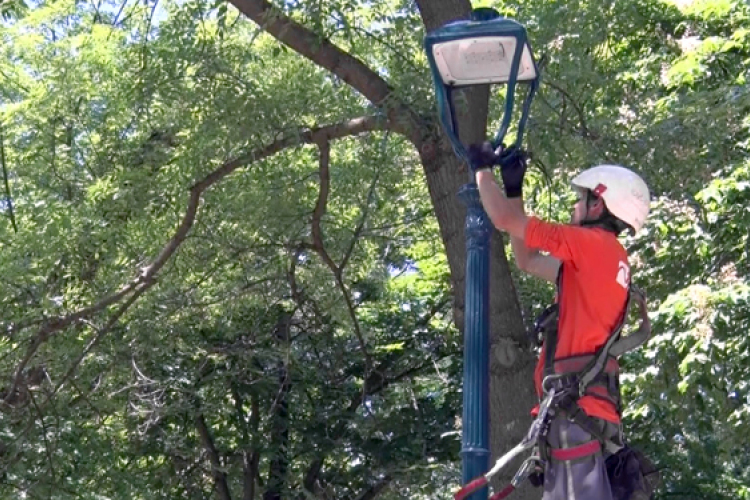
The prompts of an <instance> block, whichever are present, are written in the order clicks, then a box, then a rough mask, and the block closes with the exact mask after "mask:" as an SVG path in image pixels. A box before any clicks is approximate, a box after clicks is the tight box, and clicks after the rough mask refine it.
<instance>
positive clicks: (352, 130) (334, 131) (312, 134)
mask: <svg viewBox="0 0 750 500" xmlns="http://www.w3.org/2000/svg"><path fill="white" fill-rule="evenodd" d="M387 125H388V124H387V123H386V122H385V121H384V120H382V119H380V118H379V117H375V116H363V117H359V118H354V119H351V120H349V121H346V122H342V123H337V124H334V125H329V126H326V127H320V128H313V129H306V130H302V131H299V132H298V133H292V134H289V135H287V136H283V137H281V138H279V139H278V140H276V141H274V142H272V143H271V144H268V145H267V146H265V147H263V148H260V149H258V150H255V151H252V152H250V153H247V154H244V155H241V156H239V157H237V158H235V159H233V160H230V161H227V162H226V163H224V164H223V165H221V166H220V167H219V168H217V169H216V170H214V171H213V172H211V173H209V174H208V175H207V176H205V177H204V178H203V179H201V180H200V181H198V182H197V183H195V184H194V185H193V186H192V187H191V188H190V191H189V193H190V195H189V198H188V204H187V209H186V210H185V215H184V216H183V218H182V221H181V223H180V225H179V226H178V228H177V230H176V231H175V233H174V235H173V236H172V238H171V239H170V240H169V241H168V242H167V243H166V244H165V245H164V247H163V248H162V249H161V251H160V252H159V254H158V255H157V256H156V258H154V260H153V261H152V262H151V264H149V265H148V266H146V267H144V268H143V269H141V272H140V274H139V275H138V276H137V277H136V278H135V279H134V280H133V281H132V282H131V283H130V284H128V285H126V286H125V287H123V288H122V289H120V290H119V291H118V292H116V293H115V294H113V295H111V296H109V297H105V298H104V299H102V300H100V301H99V302H97V303H95V304H93V305H91V306H89V307H85V308H83V309H80V310H78V311H75V312H73V313H70V314H68V315H67V316H62V317H54V318H49V319H47V320H45V321H44V322H43V323H42V326H41V327H40V328H39V330H38V331H37V332H36V334H34V336H33V338H32V340H31V343H30V344H29V347H28V349H27V350H26V354H25V355H24V357H23V359H22V360H21V362H20V364H19V366H18V367H17V369H16V374H15V376H14V379H13V384H12V386H11V389H10V390H9V391H8V394H13V393H14V392H15V390H16V389H17V388H18V384H19V382H20V380H21V377H22V376H23V370H24V369H25V368H26V365H27V364H28V363H29V361H30V360H31V358H32V357H33V356H34V354H35V353H36V351H37V350H38V349H39V347H40V346H41V345H42V344H43V343H45V342H46V341H47V340H48V339H49V337H50V336H51V335H52V334H54V333H56V332H58V331H60V330H62V329H64V328H67V327H68V326H70V325H72V324H74V323H78V322H79V321H81V320H83V319H86V318H88V317H90V316H92V315H93V314H95V313H97V312H100V311H103V310H104V309H106V308H107V307H109V306H110V305H114V304H116V303H118V302H120V301H122V300H123V299H124V298H125V297H126V296H128V295H129V294H131V293H132V294H134V295H135V298H137V297H138V296H140V295H141V294H143V293H144V292H145V291H146V290H148V289H149V288H151V286H152V285H153V283H154V278H155V276H156V274H157V273H158V272H159V270H161V268H162V267H164V265H165V264H166V263H167V261H168V260H169V259H170V258H171V257H172V255H173V254H174V253H175V252H176V251H177V249H178V248H179V246H180V245H181V244H182V243H183V241H185V238H186V237H187V235H188V233H189V232H190V229H191V228H192V227H193V223H194V222H195V217H196V214H197V212H198V207H199V204H200V201H201V197H202V195H203V192H204V191H206V190H207V189H208V188H210V187H211V186H212V185H214V184H216V183H217V182H219V181H221V180H222V179H224V178H225V177H226V176H228V175H229V174H231V173H232V172H234V171H235V170H237V169H238V168H240V167H243V166H245V165H248V164H250V163H253V162H256V161H260V160H263V159H265V158H268V157H270V156H272V155H274V154H276V153H278V152H280V151H283V150H284V149H287V148H290V147H294V146H299V145H302V144H312V143H318V144H319V143H321V142H325V141H329V140H332V139H340V138H342V137H348V136H352V135H358V134H361V133H363V132H368V131H373V130H383V129H385V128H386V127H387ZM133 302H135V299H133V300H129V301H128V302H127V303H126V304H127V307H129V306H130V305H132V303H133ZM127 307H126V308H125V309H122V310H118V312H116V313H115V316H114V317H115V318H118V317H119V316H121V315H122V314H123V313H124V312H125V310H126V309H127Z"/></svg>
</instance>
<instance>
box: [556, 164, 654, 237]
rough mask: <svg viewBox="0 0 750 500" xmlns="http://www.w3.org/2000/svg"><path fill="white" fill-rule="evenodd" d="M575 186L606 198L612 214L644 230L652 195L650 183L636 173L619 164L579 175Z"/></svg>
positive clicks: (600, 166) (574, 182)
mask: <svg viewBox="0 0 750 500" xmlns="http://www.w3.org/2000/svg"><path fill="white" fill-rule="evenodd" d="M571 184H573V186H574V187H576V188H579V189H585V190H590V191H591V192H592V193H594V194H595V195H596V196H599V197H600V198H602V199H603V200H604V203H605V205H607V209H608V210H609V212H610V213H611V214H612V215H614V216H615V217H617V218H618V219H620V220H621V221H623V222H625V223H626V224H628V225H629V226H630V227H632V228H633V230H635V231H638V230H640V229H641V227H643V223H644V222H645V221H646V216H648V212H649V208H650V204H651V203H650V200H651V195H650V194H649V190H648V186H647V185H646V182H645V181H644V180H643V179H642V178H641V177H640V176H639V175H638V174H636V173H635V172H633V171H632V170H630V169H627V168H625V167H621V166H619V165H599V166H596V167H593V168H590V169H588V170H584V171H583V172H581V173H580V174H578V175H577V176H575V177H574V178H573V180H572V181H571Z"/></svg>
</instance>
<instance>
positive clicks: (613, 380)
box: [455, 267, 651, 500]
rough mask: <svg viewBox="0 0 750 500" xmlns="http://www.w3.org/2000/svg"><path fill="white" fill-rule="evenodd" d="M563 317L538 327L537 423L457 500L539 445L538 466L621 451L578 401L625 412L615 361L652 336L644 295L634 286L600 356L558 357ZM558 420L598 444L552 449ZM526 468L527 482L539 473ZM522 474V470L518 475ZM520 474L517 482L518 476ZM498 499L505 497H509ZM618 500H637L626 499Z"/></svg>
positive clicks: (548, 314) (548, 315)
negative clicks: (630, 318)
mask: <svg viewBox="0 0 750 500" xmlns="http://www.w3.org/2000/svg"><path fill="white" fill-rule="evenodd" d="M562 269H563V268H562V267H561V268H560V272H559V274H558V279H557V282H558V290H560V284H561V283H562V272H563V271H562ZM559 293H560V292H558V295H559ZM632 303H636V304H637V305H638V308H639V316H640V325H639V327H638V329H637V330H636V331H635V332H632V333H630V334H628V335H626V336H622V335H621V333H622V329H623V326H624V323H625V321H626V319H627V315H628V312H629V310H630V306H631V304H632ZM558 312H559V307H552V308H548V309H547V310H545V312H544V313H543V314H542V316H543V317H542V318H540V319H539V320H537V322H536V326H535V329H536V330H538V331H539V332H544V335H545V343H546V347H545V360H544V378H543V380H542V390H543V392H544V394H545V397H544V399H543V400H542V403H541V404H540V406H539V413H538V414H537V417H536V419H534V422H533V423H532V425H531V427H530V429H529V431H528V432H527V434H526V436H525V437H524V439H523V440H522V441H521V442H520V443H519V444H518V445H516V447H514V448H513V449H511V450H510V451H509V452H508V453H506V454H505V455H503V456H502V457H500V459H498V460H497V462H495V465H494V466H493V467H492V469H490V471H489V472H487V473H486V474H485V475H484V476H482V477H480V478H478V479H475V480H473V481H471V482H469V483H468V484H466V485H465V486H464V487H463V488H461V490H459V492H458V493H456V495H455V499H456V500H460V499H463V498H465V497H466V496H467V495H468V494H470V493H472V492H474V491H477V490H478V489H480V488H482V487H484V486H486V485H487V484H488V482H489V478H491V477H492V476H493V475H495V474H497V472H499V471H500V470H501V469H502V468H503V467H505V466H506V465H507V464H508V463H509V462H510V461H511V460H512V459H513V458H515V457H516V456H517V455H519V454H520V453H522V452H523V451H525V450H528V449H529V448H532V447H534V446H537V447H538V448H539V449H540V451H539V453H535V454H534V455H533V458H534V460H533V461H534V462H535V463H537V464H544V463H545V462H546V461H548V460H574V459H577V458H582V457H584V456H588V455H591V454H593V453H597V452H599V451H600V450H602V448H606V449H607V450H608V451H611V452H612V453H616V452H617V451H618V450H619V449H620V448H622V445H621V444H620V443H615V442H613V441H611V440H610V439H609V438H608V437H607V436H605V435H604V432H603V429H602V428H601V424H600V423H599V422H600V421H598V420H597V419H594V418H591V417H589V416H588V415H586V414H585V413H584V412H583V410H581V408H580V407H579V406H578V400H579V399H580V398H581V397H583V396H584V395H587V396H588V395H591V396H594V397H600V398H602V399H605V400H607V401H610V402H612V403H613V404H615V405H616V407H617V409H618V412H619V411H620V393H619V378H618V374H619V365H618V363H617V359H616V358H617V357H618V356H621V355H622V354H624V353H626V352H629V351H631V350H633V349H635V348H637V347H639V346H640V345H642V344H643V343H644V342H646V341H647V340H648V338H649V337H650V335H651V322H650V320H649V318H648V311H647V309H646V297H645V294H644V293H643V291H641V290H640V289H639V288H637V287H636V286H635V285H632V284H631V285H630V287H629V293H628V298H627V300H626V303H625V307H624V310H623V312H622V315H621V316H620V319H619V321H618V323H617V325H616V326H615V328H614V330H613V331H612V333H611V334H610V336H609V338H608V339H607V341H606V342H605V343H604V345H602V346H601V347H600V348H599V349H598V350H597V351H596V352H595V353H593V354H590V355H586V356H575V357H571V358H565V359H555V358H554V356H555V350H556V346H557V325H558ZM557 415H564V416H565V417H566V418H567V419H568V420H570V421H571V422H572V423H574V424H575V425H577V426H579V427H580V428H581V429H583V430H584V431H586V432H587V433H589V434H590V435H591V436H593V437H594V440H592V441H590V442H588V443H583V444H582V445H580V446H574V447H568V448H565V449H557V450H556V449H552V450H549V449H548V447H547V446H546V443H545V438H546V436H547V432H548V430H549V427H550V423H551V421H552V419H554V418H555V417H556V416H557ZM591 443H593V444H591ZM522 469H524V473H525V474H526V475H525V476H524V477H528V476H529V475H531V474H533V473H534V470H532V469H531V468H529V467H527V466H526V462H524V466H522ZM520 472H521V470H519V473H520ZM527 472H528V473H527ZM519 473H517V474H516V476H515V477H518V476H519ZM515 477H514V479H515ZM537 480H539V478H537ZM511 486H513V487H512V488H511V489H510V490H508V488H509V487H506V488H505V489H504V490H502V491H501V493H503V492H505V491H506V490H507V493H506V496H507V494H509V493H510V491H512V490H513V489H515V487H516V486H517V484H516V485H513V484H511ZM494 498H496V497H493V499H494ZM497 498H504V496H500V497H497ZM618 500H636V499H635V498H633V499H628V497H622V498H621V499H618Z"/></svg>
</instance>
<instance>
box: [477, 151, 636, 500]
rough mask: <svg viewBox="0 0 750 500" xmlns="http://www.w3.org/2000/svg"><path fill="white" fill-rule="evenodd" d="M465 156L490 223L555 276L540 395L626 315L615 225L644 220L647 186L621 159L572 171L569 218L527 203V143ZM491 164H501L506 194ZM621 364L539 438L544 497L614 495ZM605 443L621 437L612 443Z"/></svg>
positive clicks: (625, 271) (626, 272) (538, 377)
mask: <svg viewBox="0 0 750 500" xmlns="http://www.w3.org/2000/svg"><path fill="white" fill-rule="evenodd" d="M469 159H470V166H471V168H472V169H473V170H474V171H475V177H476V183H477V185H478V187H479V194H480V198H481V200H482V204H483V206H484V209H485V211H486V212H487V215H488V216H489V218H490V220H491V221H492V223H493V225H494V226H495V227H496V228H497V229H499V230H501V231H505V232H507V233H508V234H509V235H510V241H511V247H512V249H513V254H514V256H515V259H516V262H517V264H518V266H519V268H520V269H521V270H523V271H525V272H527V273H529V274H531V275H534V276H537V277H539V278H542V279H545V280H547V281H550V282H553V283H555V282H556V283H557V286H558V294H557V303H558V304H557V305H558V307H559V309H558V319H557V324H556V335H555V340H554V342H552V344H553V345H547V344H548V343H550V339H549V338H547V339H545V343H544V345H543V347H542V354H541V356H540V359H539V362H538V364H537V367H536V371H535V376H534V382H535V385H536V389H537V393H538V395H539V396H540V398H541V397H542V396H543V387H542V386H543V377H546V376H547V375H552V376H553V377H550V378H554V375H556V374H560V373H568V372H574V371H575V370H580V369H582V367H583V365H584V364H585V362H586V361H588V360H590V359H591V358H592V357H593V356H592V355H593V354H594V353H596V352H597V350H598V349H599V348H600V347H601V346H603V345H604V344H605V343H606V341H607V340H608V339H609V337H610V335H611V334H612V333H613V332H614V331H615V330H616V329H617V327H618V325H619V324H620V323H621V320H622V319H623V315H624V314H625V306H626V303H627V299H628V294H629V286H630V267H629V265H628V256H627V253H626V251H625V249H624V248H623V246H622V245H621V244H620V242H619V241H618V235H619V234H620V233H622V232H623V231H625V230H631V231H638V230H639V229H640V228H641V226H642V225H643V223H644V221H645V219H646V216H647V215H648V212H649V204H650V196H649V190H648V187H647V185H646V183H645V182H644V181H643V179H641V178H640V177H639V176H638V175H637V174H635V173H634V172H632V171H631V170H628V169H626V168H624V167H620V166H614V165H601V166H597V167H594V168H591V169H589V170H586V171H584V172H582V173H581V174H579V175H578V176H576V177H575V178H574V179H573V181H572V184H573V187H574V188H575V190H576V191H577V193H578V200H577V201H576V203H575V205H574V207H573V214H572V217H571V222H570V224H555V223H550V222H545V221H542V220H540V219H538V218H536V217H534V216H528V215H527V214H526V213H525V211H524V204H523V199H522V197H521V192H522V184H523V178H524V174H525V172H526V161H525V158H524V156H523V154H522V153H521V152H519V151H515V150H506V151H501V150H498V151H494V150H493V148H492V146H491V145H490V144H489V143H484V144H482V145H472V146H470V148H469ZM493 165H501V166H502V168H501V176H502V179H503V185H504V190H505V194H503V192H502V191H501V189H500V187H499V186H498V184H497V182H496V180H495V176H494V174H493V172H492V166H493ZM617 370H618V367H617V364H616V362H615V363H608V369H607V373H604V374H602V376H601V377H599V378H598V379H597V383H595V384H592V386H591V389H590V390H589V389H587V390H586V392H585V393H584V394H583V395H581V397H580V398H577V399H576V400H575V401H574V404H573V405H572V406H569V407H566V408H557V411H555V418H554V419H553V420H552V422H551V424H550V427H549V432H548V433H547V436H546V438H545V440H544V442H543V443H540V448H541V451H542V454H543V455H544V457H543V458H544V459H545V470H544V497H543V500H594V499H595V500H613V494H612V488H611V487H610V481H609V479H608V476H607V467H606V465H605V456H606V455H608V454H609V453H610V452H614V451H617V448H619V446H617V445H619V444H621V442H622V441H621V438H620V414H619V384H618V379H617V376H618V373H617ZM545 389H546V387H545ZM579 413H582V414H585V415H581V414H579ZM574 415H575V416H576V417H577V418H575V419H574V418H573V417H574ZM581 417H583V418H581ZM606 443H610V444H611V443H615V445H614V446H610V447H609V448H610V449H609V450H607V446H606ZM613 448H614V449H613Z"/></svg>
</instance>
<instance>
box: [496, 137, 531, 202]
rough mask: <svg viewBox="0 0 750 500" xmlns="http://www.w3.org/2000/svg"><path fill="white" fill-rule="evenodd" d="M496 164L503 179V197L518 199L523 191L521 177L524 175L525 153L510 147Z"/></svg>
mask: <svg viewBox="0 0 750 500" xmlns="http://www.w3.org/2000/svg"><path fill="white" fill-rule="evenodd" d="M498 163H499V164H500V174H501V175H502V177H503V186H504V187H505V196H507V197H508V198H519V197H520V196H521V192H522V191H523V177H524V175H525V174H526V153H525V152H524V151H523V150H520V149H518V148H516V147H515V146H511V147H509V148H508V149H506V150H504V151H503V152H502V153H501V154H500V158H499V160H498Z"/></svg>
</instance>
